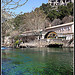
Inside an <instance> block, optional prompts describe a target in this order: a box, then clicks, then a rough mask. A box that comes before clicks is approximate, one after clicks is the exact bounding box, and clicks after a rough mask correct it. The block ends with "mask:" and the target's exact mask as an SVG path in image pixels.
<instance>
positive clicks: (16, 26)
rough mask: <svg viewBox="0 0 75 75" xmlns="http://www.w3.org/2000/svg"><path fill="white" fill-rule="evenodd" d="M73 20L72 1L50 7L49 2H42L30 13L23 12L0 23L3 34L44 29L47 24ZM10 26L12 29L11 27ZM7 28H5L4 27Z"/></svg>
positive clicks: (52, 24) (53, 24) (51, 24)
mask: <svg viewBox="0 0 75 75" xmlns="http://www.w3.org/2000/svg"><path fill="white" fill-rule="evenodd" d="M72 21H73V3H68V4H67V6H58V7H51V6H50V5H49V4H44V3H43V4H42V6H40V7H39V8H36V9H35V10H34V11H31V12H30V13H24V14H22V15H19V16H17V17H15V18H14V19H11V20H10V21H6V22H4V23H3V25H2V29H3V34H9V35H10V34H11V33H10V30H12V31H11V32H12V33H14V31H17V32H18V33H19V32H20V33H21V32H25V31H27V30H37V29H45V28H47V27H49V26H55V25H59V24H63V23H68V22H72ZM11 26H12V29H11ZM6 28H7V29H6Z"/></svg>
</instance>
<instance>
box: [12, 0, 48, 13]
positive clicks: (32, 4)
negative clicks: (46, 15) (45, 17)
mask: <svg viewBox="0 0 75 75" xmlns="http://www.w3.org/2000/svg"><path fill="white" fill-rule="evenodd" d="M24 1H25V0H21V3H23V2H24ZM42 3H45V4H46V3H48V0H28V2H27V3H26V4H25V5H23V6H21V7H19V8H17V9H16V10H12V11H13V12H15V13H16V14H19V13H20V12H23V13H27V12H31V11H32V10H34V9H35V8H37V7H40V6H41V5H42Z"/></svg>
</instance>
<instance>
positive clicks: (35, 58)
mask: <svg viewBox="0 0 75 75" xmlns="http://www.w3.org/2000/svg"><path fill="white" fill-rule="evenodd" d="M2 75H73V48H24V49H8V50H2Z"/></svg>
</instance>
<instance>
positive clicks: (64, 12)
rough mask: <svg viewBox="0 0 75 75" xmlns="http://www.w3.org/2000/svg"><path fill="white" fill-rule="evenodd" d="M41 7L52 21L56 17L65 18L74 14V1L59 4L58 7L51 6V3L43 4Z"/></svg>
mask: <svg viewBox="0 0 75 75" xmlns="http://www.w3.org/2000/svg"><path fill="white" fill-rule="evenodd" d="M40 9H41V10H43V11H44V13H45V14H46V15H47V18H49V19H50V20H51V21H53V20H54V19H55V18H59V19H63V18H64V17H65V16H69V15H73V3H68V4H67V6H63V5H62V6H58V8H55V7H51V6H50V5H49V4H42V6H40Z"/></svg>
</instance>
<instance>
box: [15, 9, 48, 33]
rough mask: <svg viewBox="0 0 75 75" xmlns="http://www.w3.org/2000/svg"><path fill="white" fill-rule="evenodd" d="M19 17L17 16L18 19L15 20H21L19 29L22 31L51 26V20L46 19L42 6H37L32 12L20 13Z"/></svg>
mask: <svg viewBox="0 0 75 75" xmlns="http://www.w3.org/2000/svg"><path fill="white" fill-rule="evenodd" d="M18 18H20V20H18ZM18 18H16V19H17V20H15V21H21V22H20V23H19V22H17V23H18V29H19V30H20V31H22V32H23V31H26V30H38V29H44V28H46V27H48V26H49V21H48V20H47V19H46V15H45V14H44V13H43V11H42V10H40V8H36V9H35V10H34V11H32V12H31V13H25V14H24V15H20V16H19V17H18ZM15 21H14V22H15ZM15 24H16V22H15Z"/></svg>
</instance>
